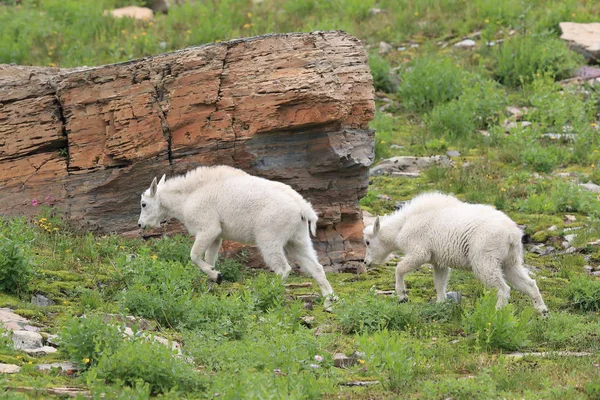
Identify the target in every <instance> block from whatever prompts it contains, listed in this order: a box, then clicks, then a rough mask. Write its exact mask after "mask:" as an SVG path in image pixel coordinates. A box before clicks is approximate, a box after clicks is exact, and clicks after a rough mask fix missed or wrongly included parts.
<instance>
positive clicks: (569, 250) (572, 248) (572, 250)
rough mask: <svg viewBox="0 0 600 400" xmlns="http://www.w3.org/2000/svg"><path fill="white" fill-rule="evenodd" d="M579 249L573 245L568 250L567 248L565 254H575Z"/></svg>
mask: <svg viewBox="0 0 600 400" xmlns="http://www.w3.org/2000/svg"><path fill="white" fill-rule="evenodd" d="M576 251H577V247H574V246H571V247H569V248H568V249H567V250H565V254H573V253H575V252H576Z"/></svg>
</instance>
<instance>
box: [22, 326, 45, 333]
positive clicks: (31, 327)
mask: <svg viewBox="0 0 600 400" xmlns="http://www.w3.org/2000/svg"><path fill="white" fill-rule="evenodd" d="M23 330H26V331H29V332H39V331H40V330H41V329H40V328H38V327H37V326H33V325H25V326H23Z"/></svg>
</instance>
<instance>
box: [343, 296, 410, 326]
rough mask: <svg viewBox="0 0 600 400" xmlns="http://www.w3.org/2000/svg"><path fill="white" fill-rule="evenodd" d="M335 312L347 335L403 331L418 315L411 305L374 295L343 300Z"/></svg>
mask: <svg viewBox="0 0 600 400" xmlns="http://www.w3.org/2000/svg"><path fill="white" fill-rule="evenodd" d="M334 312H335V313H336V314H337V316H338V318H339V321H340V327H341V328H342V330H343V331H344V332H346V333H363V332H375V331H378V330H383V329H389V330H402V329H404V328H405V327H406V326H407V325H408V324H411V323H412V324H414V323H415V321H416V313H415V311H414V309H413V307H412V306H411V305H410V304H398V302H397V301H394V300H390V299H386V298H381V297H378V296H376V295H375V294H372V293H368V294H366V295H362V296H356V297H354V298H352V299H342V300H341V301H340V302H339V304H336V307H335V309H334Z"/></svg>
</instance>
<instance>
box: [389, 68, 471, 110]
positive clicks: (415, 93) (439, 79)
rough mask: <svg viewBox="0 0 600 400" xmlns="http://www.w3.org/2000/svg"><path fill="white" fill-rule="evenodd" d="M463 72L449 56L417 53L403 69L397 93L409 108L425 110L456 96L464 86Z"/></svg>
mask: <svg viewBox="0 0 600 400" xmlns="http://www.w3.org/2000/svg"><path fill="white" fill-rule="evenodd" d="M464 75H465V74H464V72H463V70H462V69H460V67H458V66H457V65H456V64H455V63H454V61H453V60H452V59H450V58H445V57H442V58H440V57H434V56H426V57H420V58H417V59H416V60H415V61H414V62H413V63H412V64H411V66H410V67H409V68H408V69H406V70H404V71H402V74H401V76H400V79H401V83H400V86H399V88H398V96H399V98H400V100H401V101H402V104H403V105H404V106H405V107H406V108H407V109H408V110H411V111H416V112H426V111H429V110H431V109H432V108H434V107H435V106H437V105H440V104H444V103H447V102H449V101H451V100H454V99H457V98H458V97H459V96H460V95H461V93H462V91H463V88H464Z"/></svg>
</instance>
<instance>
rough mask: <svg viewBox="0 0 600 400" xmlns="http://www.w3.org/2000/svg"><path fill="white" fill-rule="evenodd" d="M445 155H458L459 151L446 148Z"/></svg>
mask: <svg viewBox="0 0 600 400" xmlns="http://www.w3.org/2000/svg"><path fill="white" fill-rule="evenodd" d="M446 155H447V156H448V157H460V151H458V150H448V151H447V152H446Z"/></svg>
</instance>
